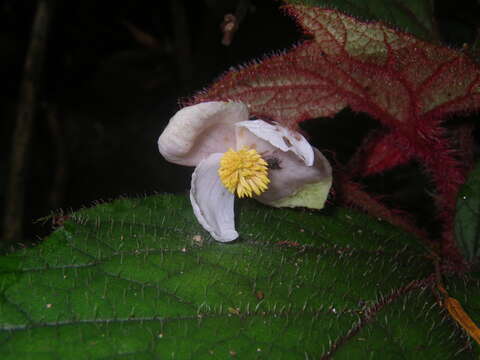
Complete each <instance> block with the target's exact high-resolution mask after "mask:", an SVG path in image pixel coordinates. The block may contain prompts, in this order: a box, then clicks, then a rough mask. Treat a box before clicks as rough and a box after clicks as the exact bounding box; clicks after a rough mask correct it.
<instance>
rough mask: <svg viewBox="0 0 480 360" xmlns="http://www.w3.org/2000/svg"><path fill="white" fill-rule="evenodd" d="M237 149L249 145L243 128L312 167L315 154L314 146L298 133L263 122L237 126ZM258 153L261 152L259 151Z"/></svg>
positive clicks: (253, 121)
mask: <svg viewBox="0 0 480 360" xmlns="http://www.w3.org/2000/svg"><path fill="white" fill-rule="evenodd" d="M235 127H236V136H237V147H238V148H240V147H242V146H243V145H248V144H247V143H246V142H249V141H250V140H249V139H248V135H246V134H245V132H242V128H246V129H248V130H249V131H250V132H251V133H252V134H254V135H256V136H257V137H258V138H260V139H263V140H265V141H268V142H269V143H270V144H272V145H273V146H275V147H276V148H278V149H280V150H282V151H284V152H287V151H291V152H293V153H294V154H295V155H297V156H298V157H299V158H300V159H302V161H303V162H304V163H305V165H307V166H312V164H313V161H314V154H313V149H312V146H311V145H310V144H309V143H308V141H307V140H306V139H305V138H304V137H303V136H302V135H301V134H300V133H298V132H296V131H292V130H290V129H287V128H286V127H283V126H280V125H278V124H275V125H272V124H269V123H267V122H265V121H263V120H251V121H242V122H239V123H237V124H235ZM257 151H259V150H258V149H257Z"/></svg>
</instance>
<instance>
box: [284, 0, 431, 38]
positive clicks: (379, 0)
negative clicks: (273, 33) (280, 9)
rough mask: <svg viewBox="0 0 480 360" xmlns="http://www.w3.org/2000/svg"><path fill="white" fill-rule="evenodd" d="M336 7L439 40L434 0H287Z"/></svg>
mask: <svg viewBox="0 0 480 360" xmlns="http://www.w3.org/2000/svg"><path fill="white" fill-rule="evenodd" d="M284 1H285V2H286V3H288V4H297V5H308V6H317V7H325V8H328V9H336V10H339V11H341V12H343V13H346V14H349V15H352V16H355V17H357V18H359V19H360V20H364V21H382V22H384V23H385V24H388V25H392V26H394V27H397V28H399V29H400V30H403V31H405V32H408V33H410V34H413V35H415V36H417V37H419V38H421V39H423V40H428V41H433V42H438V34H437V30H436V27H435V21H434V14H433V1H431V0H403V1H398V0H357V1H346V0H284Z"/></svg>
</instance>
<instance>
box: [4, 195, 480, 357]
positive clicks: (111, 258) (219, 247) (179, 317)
mask: <svg viewBox="0 0 480 360" xmlns="http://www.w3.org/2000/svg"><path fill="white" fill-rule="evenodd" d="M238 207H239V209H237V210H239V211H238V212H237V223H238V227H237V228H238V230H239V232H240V234H241V239H240V240H239V241H236V242H234V243H232V244H221V243H217V242H215V241H213V240H212V239H211V238H210V237H209V236H208V234H207V233H206V232H204V231H203V229H202V228H201V227H200V226H199V225H198V224H197V223H196V221H195V218H194V217H193V214H192V211H191V207H190V204H189V202H188V200H187V199H186V198H185V197H183V196H173V195H160V196H153V197H148V198H145V199H133V200H132V199H121V200H117V201H114V202H112V203H107V204H101V205H98V206H96V207H93V208H91V209H85V210H82V211H79V212H76V213H74V214H72V215H71V216H70V218H69V220H67V221H66V222H65V224H64V225H63V226H62V227H61V228H58V229H57V230H56V231H55V232H54V233H53V234H52V235H51V236H50V237H48V238H47V239H46V240H45V241H44V242H43V243H42V244H40V245H39V246H37V247H36V248H32V249H25V250H23V251H20V252H17V253H14V254H12V255H9V256H5V257H1V258H0V353H1V354H2V360H10V359H35V360H38V359H158V358H161V359H229V358H235V357H237V358H240V359H320V358H329V357H334V358H335V359H366V358H368V359H397V358H402V359H433V358H435V359H451V358H453V356H454V355H456V359H472V358H473V357H474V353H473V352H472V351H471V350H470V348H469V347H468V346H467V347H465V343H466V341H468V340H466V338H465V337H464V336H462V333H461V332H460V331H457V330H455V328H454V327H453V326H452V324H453V322H452V321H451V320H450V319H449V318H448V317H447V318H446V317H445V312H444V311H443V310H442V309H441V307H440V306H438V305H437V302H436V299H435V297H434V296H433V294H432V292H431V291H430V290H429V289H430V287H431V286H432V285H433V277H432V276H431V273H432V266H431V263H430V261H429V260H428V256H427V254H426V252H425V250H424V248H423V246H421V245H420V244H419V243H418V242H417V240H416V239H415V238H412V237H410V236H408V235H406V234H405V233H403V232H401V231H399V230H397V229H395V228H393V227H391V226H389V225H387V224H386V223H384V222H382V221H379V220H376V219H372V218H370V217H367V216H366V215H363V214H360V213H357V212H354V211H350V210H341V209H340V210H334V211H331V213H328V209H327V211H326V212H325V211H324V212H306V211H295V210H278V209H272V208H267V207H264V206H262V205H259V204H257V203H255V202H253V201H244V202H238ZM455 281H457V280H452V282H451V284H449V286H451V287H454V288H455V289H456V287H455V286H456V284H457V283H456V282H455ZM457 282H458V281H457ZM466 292H467V291H466V290H465V291H463V292H461V293H462V294H464V293H466ZM477 308H478V306H477ZM477 321H478V318H477ZM452 333H453V335H454V336H452ZM467 343H468V342H467Z"/></svg>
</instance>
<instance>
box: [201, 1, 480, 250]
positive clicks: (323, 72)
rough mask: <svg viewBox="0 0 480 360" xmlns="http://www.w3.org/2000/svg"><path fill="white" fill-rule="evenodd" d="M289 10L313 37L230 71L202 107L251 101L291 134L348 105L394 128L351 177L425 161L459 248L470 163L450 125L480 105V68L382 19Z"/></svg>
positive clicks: (367, 150) (378, 137) (371, 140)
mask: <svg viewBox="0 0 480 360" xmlns="http://www.w3.org/2000/svg"><path fill="white" fill-rule="evenodd" d="M285 8H286V10H287V12H288V13H289V14H290V15H292V16H293V17H294V18H295V19H296V20H297V22H298V23H299V25H300V26H301V27H302V28H303V29H304V31H305V33H306V34H307V35H309V36H310V37H312V39H311V40H308V41H305V42H303V43H301V44H300V45H298V46H296V47H294V48H293V49H292V50H290V51H288V52H285V53H283V54H280V55H276V56H272V57H270V58H267V59H265V60H264V61H262V62H258V63H253V64H251V65H248V66H246V67H243V68H241V69H239V70H234V71H231V72H229V73H227V74H226V75H224V76H223V77H222V78H220V79H219V80H218V81H217V82H216V83H214V84H213V85H212V86H211V87H210V88H208V89H207V90H205V91H204V92H202V93H200V94H198V95H197V96H196V97H195V98H194V99H193V102H194V103H197V102H202V101H209V100H237V101H243V102H245V103H247V104H248V105H249V106H250V111H251V113H252V114H254V115H256V116H258V117H263V118H269V119H273V120H276V121H278V122H281V123H283V124H285V125H288V126H291V127H296V126H297V124H298V123H299V122H301V121H303V120H305V119H310V118H317V117H330V116H334V115H335V114H336V113H338V112H339V111H340V110H342V109H343V108H344V107H346V106H349V107H351V108H352V109H353V110H354V111H358V112H365V113H368V114H369V115H371V116H372V117H373V118H375V119H377V120H378V121H380V122H381V123H382V124H383V125H384V126H385V129H384V131H382V132H378V133H376V134H375V135H374V136H370V137H368V138H367V140H366V141H365V143H364V144H363V146H362V148H361V149H360V153H359V154H360V155H357V156H356V157H354V161H352V164H353V166H354V169H352V170H355V172H356V173H357V174H359V175H369V174H373V173H376V172H381V171H384V170H387V169H389V168H392V167H394V166H397V165H399V164H402V163H405V162H407V161H408V160H410V159H411V158H416V159H417V160H418V161H419V162H420V163H422V164H423V165H424V167H425V170H426V171H427V173H429V174H430V175H431V177H432V179H433V181H434V182H435V185H436V188H437V194H436V196H435V199H436V201H437V206H438V208H439V209H440V217H441V219H442V220H443V221H444V226H445V229H444V234H445V236H446V238H448V239H447V242H449V243H451V241H452V239H451V234H452V232H451V224H452V218H453V217H452V216H453V212H454V207H455V198H456V195H457V191H458V187H459V185H460V184H461V183H462V182H463V181H464V177H465V171H466V169H467V167H468V166H467V165H465V164H463V163H461V162H459V160H458V158H459V156H458V155H459V153H455V151H454V150H452V144H451V143H450V141H449V140H448V139H447V138H446V136H445V130H444V129H443V128H442V127H441V122H442V120H444V119H445V117H446V116H447V115H448V114H449V113H451V112H469V111H473V110H477V109H478V108H479V107H480V72H479V68H478V67H477V65H476V64H475V63H474V62H473V61H471V60H470V58H469V57H467V56H466V55H465V54H463V53H462V52H460V51H456V50H453V49H450V48H447V47H442V46H439V45H434V44H430V43H427V42H425V41H422V40H419V39H416V38H415V37H413V36H412V35H409V34H406V33H403V32H400V31H398V30H395V29H392V28H389V27H387V26H385V25H384V24H382V23H379V22H371V23H365V22H361V21H359V20H356V19H354V18H353V17H350V16H348V15H345V14H342V13H340V12H338V11H335V10H330V9H324V8H315V7H305V6H287V7H285ZM447 247H448V246H447Z"/></svg>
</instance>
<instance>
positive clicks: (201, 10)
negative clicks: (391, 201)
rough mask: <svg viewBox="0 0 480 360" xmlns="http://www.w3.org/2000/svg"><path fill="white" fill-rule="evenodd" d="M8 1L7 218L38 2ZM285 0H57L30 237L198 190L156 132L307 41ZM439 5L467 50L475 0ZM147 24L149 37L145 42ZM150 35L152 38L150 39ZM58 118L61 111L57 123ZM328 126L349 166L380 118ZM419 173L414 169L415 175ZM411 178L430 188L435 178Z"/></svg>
mask: <svg viewBox="0 0 480 360" xmlns="http://www.w3.org/2000/svg"><path fill="white" fill-rule="evenodd" d="M0 4H1V5H0V6H1V7H0V49H1V56H0V79H1V80H2V81H1V85H0V89H1V90H0V217H2V211H3V208H4V201H5V183H6V179H7V176H8V159H9V153H10V149H11V146H12V134H13V129H14V124H15V119H16V117H15V116H16V110H17V101H18V94H19V85H20V81H21V78H22V71H23V65H24V62H25V53H26V49H27V47H28V43H29V40H30V30H31V25H32V19H33V16H34V14H35V8H36V1H33V0H32V1H20V0H4V1H0ZM280 5H281V3H280V1H274V0H257V1H255V0H251V1H243V0H242V1H240V0H203V1H202V0H197V1H182V0H169V1H166V0H164V1H159V0H155V1H154V0H151V1H150V0H145V1H134V0H119V1H115V2H110V1H94V0H81V1H57V2H56V6H55V9H54V13H53V20H52V23H51V26H50V32H49V37H48V44H47V50H46V59H45V65H44V67H43V72H42V84H41V91H40V94H39V106H38V107H37V111H36V116H35V123H34V131H33V137H32V140H31V144H30V147H29V163H28V164H29V165H28V169H27V173H26V174H25V176H26V179H27V187H26V203H25V205H26V207H25V234H24V239H23V240H22V243H23V244H30V243H31V242H35V241H36V240H37V239H39V238H41V237H42V236H44V235H45V234H47V233H48V232H49V231H50V229H51V223H47V224H43V223H42V222H41V221H40V222H39V221H37V220H38V219H39V218H41V217H44V216H46V215H49V214H50V213H51V212H52V211H53V210H55V209H59V208H63V209H65V210H66V211H69V210H70V209H76V208H79V207H81V206H89V205H90V204H91V203H92V202H93V201H95V200H108V199H110V198H115V197H118V196H120V195H128V196H136V195H143V194H151V193H154V192H185V191H187V189H188V188H189V182H190V173H191V171H192V169H189V168H184V167H180V166H177V165H172V164H168V163H167V162H165V161H164V160H163V159H162V157H161V156H160V155H159V153H158V150H157V147H156V141H157V138H158V136H159V134H160V133H161V131H162V129H163V128H164V126H165V125H166V123H167V122H168V120H169V118H170V117H171V116H172V115H173V114H174V113H175V111H176V110H178V109H179V105H178V100H179V99H182V98H187V97H189V96H192V95H193V94H194V93H195V92H196V91H199V90H201V89H202V88H204V87H206V86H208V84H210V83H211V82H213V81H214V80H215V78H216V77H218V76H219V75H221V74H222V73H223V72H225V71H227V70H228V69H229V68H230V67H231V66H236V65H239V64H244V63H248V62H249V61H252V60H254V59H261V58H262V57H263V56H264V55H269V54H274V53H275V52H278V51H281V50H284V49H288V48H289V47H291V45H292V44H294V43H296V42H298V41H300V40H301V39H302V34H301V33H300V32H299V31H298V27H297V26H296V25H295V23H294V22H293V21H292V20H291V19H290V18H288V17H287V16H285V15H284V14H283V13H282V11H281V10H279V6H280ZM239 6H244V7H245V6H246V9H247V11H246V13H245V16H244V18H243V19H242V22H241V24H240V27H239V29H238V31H237V32H236V34H235V36H234V39H233V42H232V43H231V45H230V46H224V45H222V44H221V39H222V33H221V31H220V24H221V23H222V21H223V17H224V15H225V14H226V13H235V12H236V11H238V9H239ZM435 6H436V17H437V21H438V25H439V29H440V31H441V34H442V37H443V39H444V41H445V43H447V44H448V45H450V46H452V47H460V46H462V44H463V43H472V42H473V41H474V39H475V36H476V28H477V27H478V24H479V21H480V18H479V14H480V11H479V9H480V8H479V6H478V3H477V2H476V1H462V2H446V1H436V2H435ZM138 31H141V32H144V33H145V34H147V35H140V39H139V35H137V37H136V36H135V32H137V33H138ZM142 39H143V41H142ZM146 40H149V41H150V40H153V43H151V44H150V45H148V46H147V45H146V44H145V41H146ZM49 114H50V115H51V114H55V119H54V121H51V119H50V120H49ZM339 119H341V120H342V121H339ZM321 126H322V128H321V129H320V130H319V129H318V128H315V127H314V126H313V125H312V124H308V123H307V124H305V129H306V130H307V131H308V132H310V133H311V135H312V140H313V141H314V142H316V143H318V146H319V147H320V148H322V149H329V150H332V151H333V152H335V154H336V156H337V157H338V159H340V160H341V161H342V160H345V159H346V158H348V156H349V154H351V152H352V151H353V150H354V149H355V147H356V146H357V145H358V143H359V142H360V140H361V138H362V137H363V135H364V134H365V132H366V131H367V130H368V129H369V128H371V127H373V126H375V122H374V121H373V120H371V119H369V118H368V117H366V116H362V115H361V114H351V113H350V112H349V111H348V110H346V111H344V112H342V113H341V114H340V115H339V116H338V117H336V118H335V119H329V120H326V121H324V122H322V125H321ZM326 129H327V130H326ZM322 133H325V134H326V135H324V136H322V135H319V134H322ZM332 134H338V135H337V136H332ZM416 170H418V169H416V168H415V165H412V168H409V169H408V174H411V171H412V172H414V171H416ZM397 175H398V174H397ZM390 177H391V178H390V179H389V178H388V175H387V177H382V179H381V181H377V182H375V180H374V181H373V183H374V185H375V186H376V187H377V190H378V191H380V192H381V191H382V190H383V191H385V192H388V189H387V188H388V187H389V186H391V185H392V181H393V182H395V181H398V176H395V174H394V175H392V176H390ZM404 177H405V176H403V178H404ZM417 178H418V177H417ZM377 180H378V179H377ZM403 180H405V179H403ZM385 184H387V185H385ZM404 185H405V184H404ZM411 185H413V188H420V190H423V189H424V187H426V186H428V183H427V182H425V180H421V181H420V186H419V183H415V184H411ZM407 188H412V187H407ZM404 195H405V194H404V193H403V194H401V196H400V195H398V197H399V198H404ZM412 196H416V194H413V195H412Z"/></svg>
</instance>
